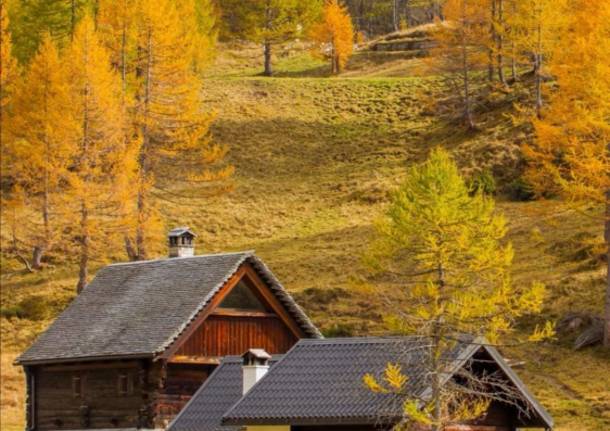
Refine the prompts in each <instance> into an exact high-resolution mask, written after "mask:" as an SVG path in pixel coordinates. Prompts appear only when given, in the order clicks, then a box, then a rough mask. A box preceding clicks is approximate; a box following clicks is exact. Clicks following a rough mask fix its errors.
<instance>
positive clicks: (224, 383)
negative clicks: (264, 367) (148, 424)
mask: <svg viewBox="0 0 610 431" xmlns="http://www.w3.org/2000/svg"><path fill="white" fill-rule="evenodd" d="M280 357H281V355H278V356H274V357H273V359H271V361H270V362H269V364H270V366H273V364H275V363H276V361H277V360H278V359H279V358H280ZM242 363H243V358H242V357H241V356H226V357H225V358H223V360H222V362H221V363H220V365H219V366H218V368H216V370H214V372H213V373H212V374H211V375H210V377H208V379H207V380H206V381H205V383H204V384H203V385H202V386H201V387H200V388H199V390H198V391H197V392H196V393H195V395H193V398H191V401H189V403H188V404H187V405H186V406H185V407H184V408H183V409H182V411H181V412H180V414H179V415H178V416H176V418H175V419H174V420H173V421H172V423H171V424H170V425H169V427H168V428H167V431H237V430H239V429H241V426H239V425H233V426H231V425H224V426H223V425H222V424H221V420H222V416H223V415H224V414H225V413H226V412H227V410H229V409H230V408H231V406H233V404H235V403H236V402H237V401H238V400H239V399H240V398H241V396H242V380H243V378H242V371H241V370H242Z"/></svg>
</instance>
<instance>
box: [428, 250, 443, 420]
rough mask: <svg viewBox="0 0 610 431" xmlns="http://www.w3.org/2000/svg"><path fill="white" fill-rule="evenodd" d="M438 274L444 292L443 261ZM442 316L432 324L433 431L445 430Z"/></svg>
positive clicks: (441, 289) (440, 287)
mask: <svg viewBox="0 0 610 431" xmlns="http://www.w3.org/2000/svg"><path fill="white" fill-rule="evenodd" d="M437 276H438V279H437V280H436V284H437V285H438V289H439V292H441V293H442V292H443V290H444V288H445V268H444V267H443V265H442V263H440V259H439V264H438V268H437ZM440 319H441V317H440V316H437V317H436V320H435V321H434V324H433V326H432V337H431V338H432V346H431V347H432V348H431V356H432V357H431V358H430V359H431V363H432V370H431V371H432V402H433V403H434V408H433V411H432V415H433V423H432V427H431V428H432V431H442V430H443V428H444V427H443V423H442V422H443V417H442V408H443V406H442V400H441V395H442V394H441V390H442V386H441V373H442V371H443V370H442V369H441V368H442V364H441V356H442V355H441V339H442V337H443V330H442V326H441V325H442V322H441V320H440Z"/></svg>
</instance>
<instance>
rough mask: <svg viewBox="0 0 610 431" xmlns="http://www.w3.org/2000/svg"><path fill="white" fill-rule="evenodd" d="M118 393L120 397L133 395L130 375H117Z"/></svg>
mask: <svg viewBox="0 0 610 431" xmlns="http://www.w3.org/2000/svg"><path fill="white" fill-rule="evenodd" d="M118 392H119V395H122V396H125V395H131V394H133V379H132V377H131V374H126V373H122V374H119V380H118Z"/></svg>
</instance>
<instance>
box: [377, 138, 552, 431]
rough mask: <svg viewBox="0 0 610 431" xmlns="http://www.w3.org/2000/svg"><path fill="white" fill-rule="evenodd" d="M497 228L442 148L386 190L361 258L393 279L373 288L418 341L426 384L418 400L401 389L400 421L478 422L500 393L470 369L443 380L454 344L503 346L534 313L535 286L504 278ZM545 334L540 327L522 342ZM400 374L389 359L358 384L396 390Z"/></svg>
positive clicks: (505, 246)
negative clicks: (390, 284)
mask: <svg viewBox="0 0 610 431" xmlns="http://www.w3.org/2000/svg"><path fill="white" fill-rule="evenodd" d="M506 231H507V228H506V221H505V219H504V217H503V216H502V215H501V214H498V213H497V211H496V210H495V208H494V202H493V199H492V198H489V197H486V196H485V195H483V194H482V193H481V192H479V191H474V190H471V188H470V187H468V186H467V184H466V182H465V181H464V179H463V178H462V177H461V176H460V174H459V171H458V168H457V166H456V164H455V162H454V161H453V160H452V158H451V157H450V156H449V154H448V153H447V152H445V151H444V150H441V149H435V150H433V151H432V154H431V155H430V158H429V159H428V160H427V161H426V162H424V163H423V164H421V165H418V166H414V167H412V168H410V169H409V171H408V172H407V176H406V179H405V180H404V182H403V183H402V185H401V186H400V187H399V188H398V189H397V190H396V191H395V192H394V194H393V196H392V200H391V203H390V206H389V208H388V209H387V212H386V214H385V217H384V218H383V219H382V220H381V221H380V222H379V223H378V224H377V238H376V240H375V242H374V243H373V244H372V246H371V251H370V254H369V255H368V256H367V259H366V260H367V262H368V264H370V266H371V268H372V270H373V271H374V272H378V273H382V274H386V276H388V277H391V279H393V280H395V283H396V284H395V287H396V288H395V289H392V291H391V292H385V293H384V291H382V292H380V293H381V294H382V297H386V298H387V299H388V301H389V302H390V303H389V304H388V306H389V307H390V308H391V309H390V310H388V314H387V322H388V324H389V325H390V328H391V329H392V330H393V332H395V333H399V334H405V335H418V336H421V337H422V340H425V342H424V346H423V348H422V351H423V353H422V354H424V355H428V358H427V360H425V361H424V363H423V364H422V366H423V367H424V368H425V372H424V375H426V376H427V378H429V384H430V387H431V388H432V392H431V394H430V397H428V398H426V399H416V398H409V397H408V394H406V395H407V396H406V398H405V399H404V408H405V413H404V421H403V422H402V423H401V424H400V425H401V426H402V425H404V426H405V427H408V426H410V425H413V424H414V423H415V424H416V425H424V426H426V427H429V428H430V429H432V430H443V429H444V426H446V425H447V424H450V423H455V422H462V421H465V420H472V419H475V418H477V417H478V416H479V415H480V414H481V413H483V412H484V411H485V410H486V408H487V406H488V405H489V402H490V400H491V399H492V397H497V396H499V394H496V393H494V389H493V388H494V387H496V386H494V383H492V382H491V381H486V382H484V383H483V382H481V381H478V380H477V377H476V376H475V375H473V374H471V375H463V376H460V378H459V379H457V380H458V381H457V382H454V383H452V382H446V383H445V384H442V382H443V375H444V373H445V372H447V371H448V369H447V366H448V363H449V362H451V360H450V356H451V355H450V353H451V352H452V351H453V349H455V347H456V346H457V345H458V344H459V343H466V344H467V343H474V344H477V343H482V342H488V343H492V344H497V343H499V342H505V341H507V340H506V337H507V336H508V335H509V334H511V330H512V327H513V325H514V323H515V321H516V319H517V318H518V317H520V316H523V315H525V314H529V313H538V312H539V311H540V310H541V307H542V302H543V299H544V286H542V285H541V284H539V283H533V284H532V285H531V286H516V285H514V284H513V283H512V282H511V277H510V268H511V262H512V258H513V249H512V247H511V245H510V244H509V243H507V242H506V241H505V240H504V237H505V235H506ZM551 333H552V327H551V326H550V325H549V326H545V327H544V328H542V329H540V330H536V331H535V333H534V334H532V336H531V338H530V339H531V340H532V341H533V340H538V339H541V338H542V337H544V336H548V335H549V334H551ZM483 340H486V341H483ZM408 378H409V376H402V375H401V373H400V372H399V370H398V371H397V370H396V369H395V367H394V366H393V365H392V364H389V365H388V369H387V370H386V378H385V381H378V380H377V379H375V378H374V377H373V376H371V375H367V376H366V377H365V383H366V384H367V385H368V386H369V388H371V389H372V390H374V391H384V392H385V391H388V392H390V391H392V392H394V391H398V392H400V390H402V389H403V388H402V387H401V386H402V385H401V384H400V382H405V381H406V380H407V379H408ZM495 383H499V382H495ZM486 385H488V386H486ZM484 388H487V389H484ZM402 395H403V396H404V395H405V394H404V393H403V394H402ZM508 397H509V398H510V394H509V395H508ZM505 401H507V402H510V401H511V400H510V399H506V400H505ZM512 401H513V402H514V401H515V400H514V399H513V400H512ZM400 429H407V428H400ZM408 429H411V428H408ZM426 429H427V428H426Z"/></svg>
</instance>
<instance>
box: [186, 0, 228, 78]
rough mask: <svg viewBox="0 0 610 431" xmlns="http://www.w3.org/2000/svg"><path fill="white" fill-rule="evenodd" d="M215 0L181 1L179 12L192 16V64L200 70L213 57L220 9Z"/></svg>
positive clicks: (188, 17) (218, 27)
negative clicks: (193, 36) (194, 29)
mask: <svg viewBox="0 0 610 431" xmlns="http://www.w3.org/2000/svg"><path fill="white" fill-rule="evenodd" d="M217 3H218V2H217V0H190V1H187V2H184V3H182V4H181V5H182V8H181V9H180V10H179V12H180V13H181V14H182V16H184V17H185V18H186V19H189V20H191V19H193V18H194V26H195V28H196V29H197V32H196V34H195V41H194V42H195V49H194V53H193V55H194V65H195V70H196V71H198V72H200V71H201V70H203V69H204V68H205V67H206V66H207V65H208V64H209V63H210V62H211V61H212V59H213V58H214V55H215V53H216V42H217V41H218V34H219V31H220V10H219V8H218V4H217Z"/></svg>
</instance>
